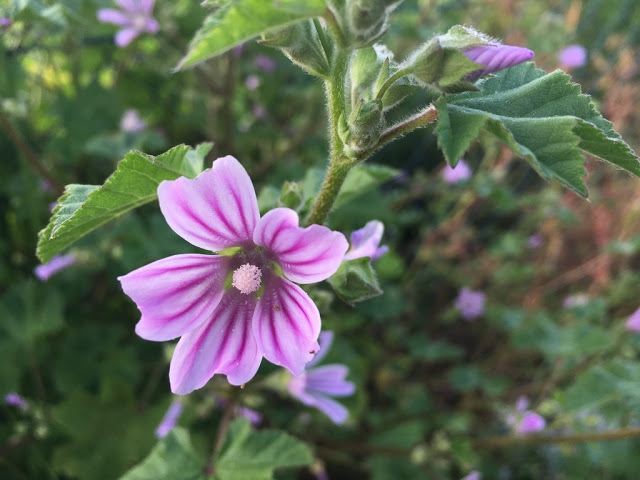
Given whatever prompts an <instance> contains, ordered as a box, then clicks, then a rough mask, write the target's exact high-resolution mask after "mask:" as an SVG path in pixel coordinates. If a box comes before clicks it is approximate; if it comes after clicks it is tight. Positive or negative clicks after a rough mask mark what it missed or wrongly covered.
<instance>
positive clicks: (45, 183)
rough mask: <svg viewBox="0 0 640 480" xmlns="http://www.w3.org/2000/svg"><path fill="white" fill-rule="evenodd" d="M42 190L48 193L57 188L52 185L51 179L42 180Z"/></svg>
mask: <svg viewBox="0 0 640 480" xmlns="http://www.w3.org/2000/svg"><path fill="white" fill-rule="evenodd" d="M40 190H42V191H43V192H47V193H52V192H54V191H55V190H54V189H53V187H52V186H51V182H50V181H49V180H41V181H40Z"/></svg>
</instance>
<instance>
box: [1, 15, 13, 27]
mask: <svg viewBox="0 0 640 480" xmlns="http://www.w3.org/2000/svg"><path fill="white" fill-rule="evenodd" d="M10 26H11V19H10V18H7V17H0V27H5V28H6V27H10Z"/></svg>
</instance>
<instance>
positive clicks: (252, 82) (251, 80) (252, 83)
mask: <svg viewBox="0 0 640 480" xmlns="http://www.w3.org/2000/svg"><path fill="white" fill-rule="evenodd" d="M260 83H261V82H260V78H259V77H258V76H257V75H249V76H248V77H247V79H246V80H245V81H244V85H245V86H246V87H247V89H248V90H255V89H256V88H258V87H259V86H260Z"/></svg>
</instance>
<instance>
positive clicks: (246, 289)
mask: <svg viewBox="0 0 640 480" xmlns="http://www.w3.org/2000/svg"><path fill="white" fill-rule="evenodd" d="M260 280H262V271H261V270H260V269H259V268H258V267H256V266H255V265H251V264H249V263H245V264H244V265H242V266H241V267H240V268H238V269H237V270H236V271H235V272H233V282H232V283H231V285H233V286H234V287H236V288H237V289H238V290H240V292H241V293H244V294H248V293H253V292H255V291H256V290H258V289H259V288H260Z"/></svg>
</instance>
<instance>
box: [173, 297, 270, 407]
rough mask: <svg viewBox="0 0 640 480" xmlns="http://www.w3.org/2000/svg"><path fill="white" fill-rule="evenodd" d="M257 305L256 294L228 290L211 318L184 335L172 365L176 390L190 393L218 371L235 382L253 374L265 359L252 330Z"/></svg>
mask: <svg viewBox="0 0 640 480" xmlns="http://www.w3.org/2000/svg"><path fill="white" fill-rule="evenodd" d="M255 305H256V302H255V298H254V297H253V295H244V294H241V293H235V292H234V291H233V290H232V289H231V290H228V291H227V293H225V295H224V296H223V297H222V300H221V301H220V304H219V305H218V308H216V310H215V312H214V313H213V316H212V318H211V320H210V321H209V322H207V323H204V324H203V325H201V326H200V327H198V328H197V329H195V330H193V331H192V332H189V333H187V334H186V335H184V336H183V337H182V338H181V339H180V341H179V342H178V345H177V346H176V350H175V352H174V354H173V358H172V359H171V367H170V368H169V379H170V381H171V391H172V392H173V393H176V394H178V395H186V394H187V393H190V392H192V391H193V390H195V389H197V388H201V387H203V386H204V385H205V384H206V383H207V382H208V381H209V379H210V378H211V377H213V376H214V375H215V374H216V373H222V374H224V375H226V376H227V380H228V381H229V383H230V384H231V385H242V384H243V383H246V382H248V381H249V380H251V379H252V378H253V376H254V375H255V374H256V372H257V371H258V367H259V366H260V362H261V360H262V355H260V351H259V350H258V346H257V344H256V341H255V339H254V336H253V334H252V332H251V317H252V316H253V312H254V310H255Z"/></svg>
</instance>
